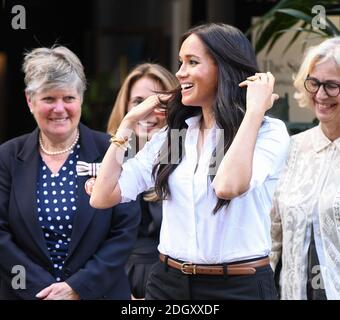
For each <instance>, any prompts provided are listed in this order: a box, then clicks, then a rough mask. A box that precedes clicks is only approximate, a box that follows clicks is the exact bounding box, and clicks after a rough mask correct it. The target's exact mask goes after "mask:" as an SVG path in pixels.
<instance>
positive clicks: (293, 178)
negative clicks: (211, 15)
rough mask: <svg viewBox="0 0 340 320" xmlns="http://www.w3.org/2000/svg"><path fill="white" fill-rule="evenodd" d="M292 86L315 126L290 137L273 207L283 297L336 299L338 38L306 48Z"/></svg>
mask: <svg viewBox="0 0 340 320" xmlns="http://www.w3.org/2000/svg"><path fill="white" fill-rule="evenodd" d="M294 86H295V88H296V89H297V94H296V98H297V100H298V102H299V104H300V106H302V107H305V106H308V107H309V108H311V109H312V110H313V112H314V113H315V116H316V117H317V119H318V120H319V125H318V126H316V127H314V128H312V129H310V130H307V131H305V132H302V133H299V134H297V135H295V136H293V137H292V141H291V147H290V152H289V157H288V160H287V165H286V168H285V170H284V174H283V175H282V177H281V178H280V182H279V183H278V188H277V191H275V196H274V202H273V204H274V205H273V210H272V219H273V224H272V237H273V248H272V254H271V262H272V265H273V267H275V268H276V266H277V263H278V261H279V260H280V257H282V269H281V274H280V278H281V279H280V280H281V281H280V287H281V290H280V291H281V298H282V299H310V300H320V299H326V298H327V299H340V184H339V181H340V37H336V38H332V39H328V40H326V41H324V42H323V43H321V44H320V45H318V46H315V47H312V48H310V49H309V51H308V52H307V54H306V56H305V58H304V60H303V62H302V65H301V67H300V70H299V72H298V73H297V75H296V78H295V82H294Z"/></svg>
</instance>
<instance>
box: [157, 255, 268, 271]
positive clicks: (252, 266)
mask: <svg viewBox="0 0 340 320" xmlns="http://www.w3.org/2000/svg"><path fill="white" fill-rule="evenodd" d="M159 258H160V260H161V261H162V262H164V263H165V261H166V258H167V265H168V266H169V267H171V268H175V269H178V270H180V271H182V273H184V274H201V275H216V276H222V275H224V274H225V271H227V272H228V275H230V276H238V275H247V274H255V273H256V268H258V267H264V266H267V265H269V258H268V257H265V258H263V259H259V260H255V261H251V262H244V263H235V264H226V265H222V264H220V265H207V264H193V263H191V262H179V261H177V260H174V259H171V258H170V257H167V256H165V255H164V254H162V253H160V254H159Z"/></svg>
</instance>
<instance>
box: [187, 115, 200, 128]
mask: <svg viewBox="0 0 340 320" xmlns="http://www.w3.org/2000/svg"><path fill="white" fill-rule="evenodd" d="M201 118H202V115H201V114H199V115H198V116H194V117H190V118H188V119H185V123H186V124H187V125H188V127H189V128H199V127H200V121H201Z"/></svg>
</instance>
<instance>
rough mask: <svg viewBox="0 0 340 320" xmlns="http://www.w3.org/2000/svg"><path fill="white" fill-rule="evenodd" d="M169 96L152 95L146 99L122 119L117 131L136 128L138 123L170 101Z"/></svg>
mask: <svg viewBox="0 0 340 320" xmlns="http://www.w3.org/2000/svg"><path fill="white" fill-rule="evenodd" d="M170 97H171V95H170V94H154V95H152V96H149V97H147V98H146V99H145V100H144V101H143V102H141V103H140V104H138V105H137V106H136V107H134V108H132V109H131V110H130V111H129V112H128V113H127V114H126V115H125V117H124V118H123V120H122V122H121V124H120V126H119V129H131V130H133V128H134V127H135V126H136V124H137V123H138V122H139V121H142V120H144V119H146V118H147V117H148V116H149V115H150V114H151V113H153V112H154V111H155V109H156V112H157V109H160V108H159V107H160V106H161V105H162V104H163V102H166V101H168V100H169V99H170Z"/></svg>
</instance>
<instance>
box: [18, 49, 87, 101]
mask: <svg viewBox="0 0 340 320" xmlns="http://www.w3.org/2000/svg"><path fill="white" fill-rule="evenodd" d="M22 70H23V72H24V73H25V85H26V89H25V91H26V92H27V93H28V94H29V95H30V96H31V97H32V96H33V95H34V94H35V93H37V92H39V91H42V90H47V89H51V88H65V87H70V86H71V87H74V88H75V89H76V90H77V92H78V93H79V94H80V96H81V97H83V94H84V91H85V90H86V78H85V73H84V67H83V65H82V63H81V62H80V60H79V58H78V57H77V56H76V55H75V54H74V53H73V52H72V51H71V50H69V49H68V48H66V47H63V46H53V47H51V48H36V49H33V50H32V51H30V52H28V53H26V54H25V56H24V63H23V66H22Z"/></svg>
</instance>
